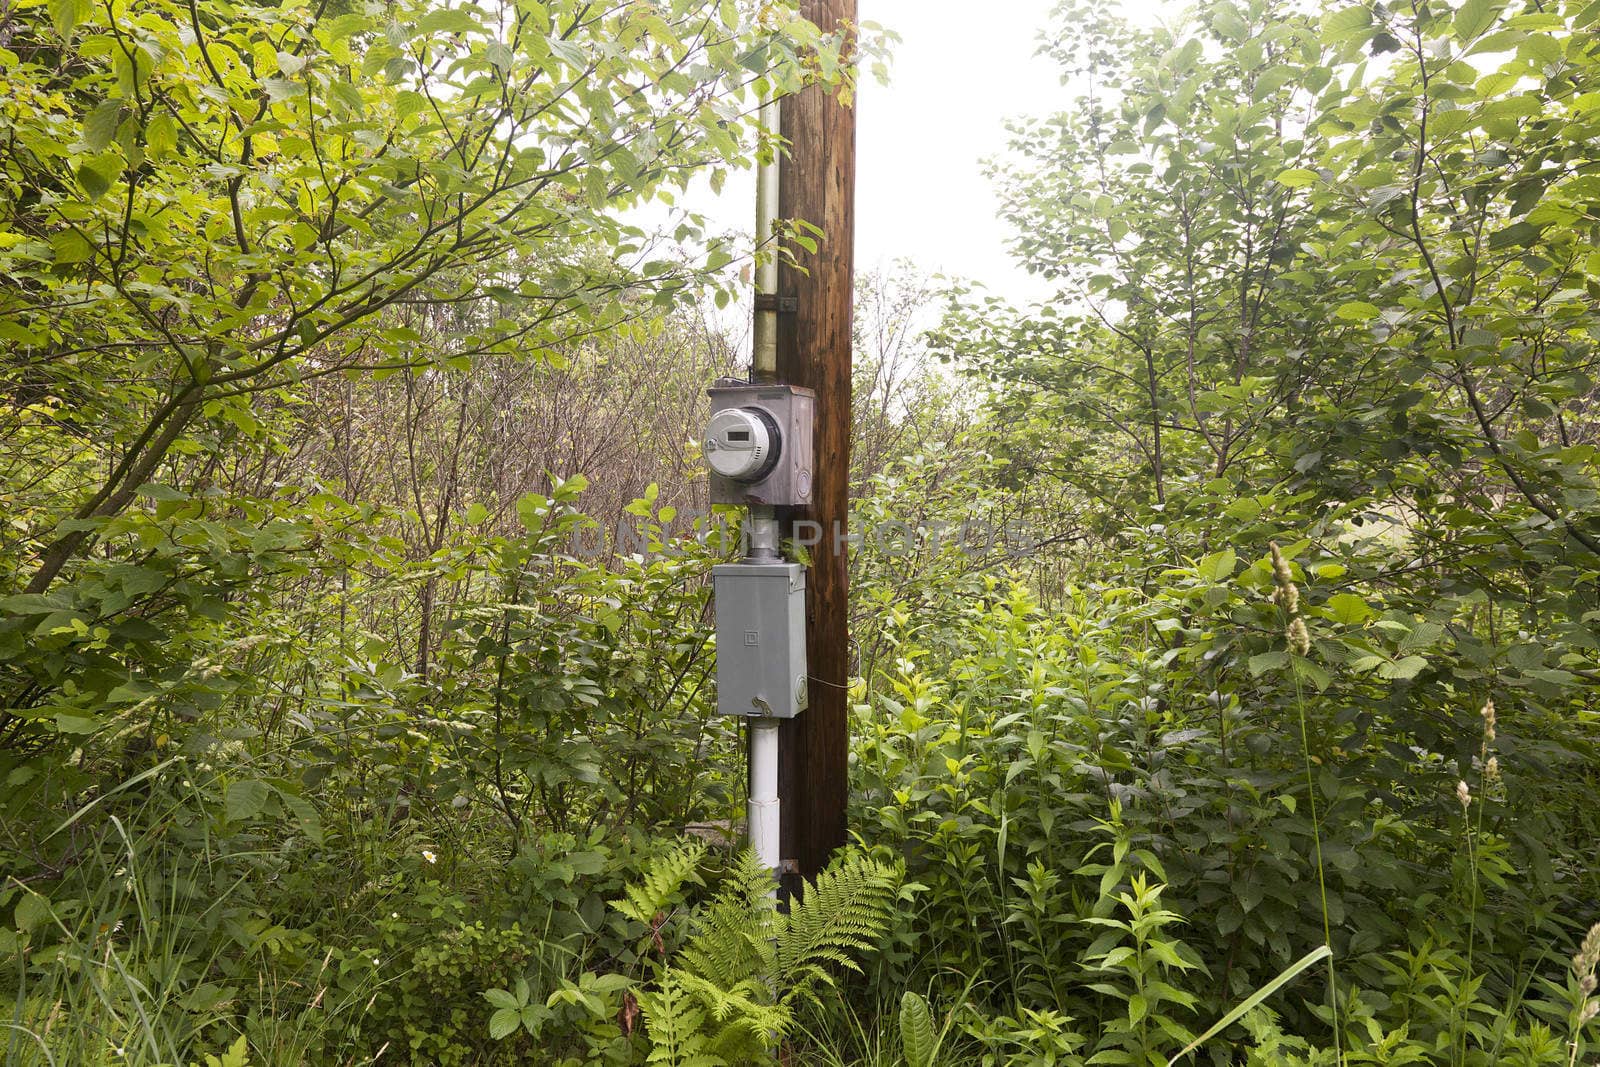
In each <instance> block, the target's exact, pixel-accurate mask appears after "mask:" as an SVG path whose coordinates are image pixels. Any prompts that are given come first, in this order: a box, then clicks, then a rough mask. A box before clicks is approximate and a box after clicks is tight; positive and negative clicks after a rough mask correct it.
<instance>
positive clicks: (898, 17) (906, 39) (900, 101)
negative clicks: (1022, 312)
mask: <svg viewBox="0 0 1600 1067" xmlns="http://www.w3.org/2000/svg"><path fill="white" fill-rule="evenodd" d="M1052 6H1053V0H990V2H989V3H988V4H983V5H973V4H971V3H969V2H960V0H860V15H861V18H862V20H863V21H871V22H877V23H879V24H881V25H883V26H884V27H886V28H888V29H891V30H894V31H895V32H896V33H898V34H900V36H901V38H902V40H901V42H900V43H899V44H898V45H897V46H895V49H894V56H893V64H892V67H891V80H890V82H889V84H888V85H887V86H880V85H879V84H878V83H877V82H876V81H875V80H873V79H871V78H869V77H864V78H863V79H862V83H861V89H860V93H859V98H858V101H857V112H856V216H857V218H856V263H857V266H858V269H861V270H871V269H873V268H874V267H877V266H885V267H887V266H888V265H889V264H890V263H892V262H893V261H894V260H896V259H900V258H904V259H908V260H910V261H911V262H912V263H913V265H914V266H915V267H916V268H917V269H918V270H920V271H922V272H924V273H929V274H932V273H936V272H938V273H947V274H956V275H960V276H962V277H967V278H972V279H974V280H977V281H981V282H984V283H985V284H987V285H988V286H989V287H990V288H991V289H992V290H994V291H995V292H996V293H997V294H1000V295H1007V296H1010V297H1011V298H1013V299H1014V300H1018V301H1019V302H1020V301H1022V300H1026V299H1028V298H1036V297H1041V296H1043V295H1045V294H1046V293H1047V292H1048V287H1047V286H1046V285H1045V284H1044V283H1043V282H1041V281H1040V280H1038V279H1035V278H1032V277H1030V276H1029V275H1028V274H1026V273H1025V272H1024V271H1022V270H1021V268H1019V267H1017V266H1016V265H1015V264H1014V263H1013V262H1012V261H1011V259H1010V257H1009V256H1008V255H1007V254H1006V251H1005V247H1004V241H1005V239H1006V237H1007V236H1008V233H1007V229H1006V226H1005V224H1004V223H1002V222H1001V221H1000V220H999V219H997V218H996V217H995V208H996V201H995V196H994V190H993V188H992V186H991V184H990V182H989V180H988V179H987V178H986V177H984V174H983V161H984V160H985V159H986V158H988V157H990V156H994V155H998V154H1001V152H1002V151H1003V150H1004V148H1005V146H1006V132H1005V122H1006V120H1007V119H1009V118H1014V117H1019V116H1022V115H1030V114H1031V115H1043V114H1048V113H1050V112H1052V111H1057V110H1060V109H1061V108H1062V107H1064V106H1065V105H1066V104H1067V103H1068V102H1069V99H1070V92H1069V90H1068V89H1067V88H1065V87H1063V86H1062V85H1061V83H1060V81H1059V76H1058V74H1057V72H1056V71H1055V70H1054V69H1053V67H1052V65H1051V64H1050V62H1049V61H1048V60H1046V59H1041V58H1037V57H1035V56H1034V54H1033V53H1034V49H1035V48H1037V47H1038V42H1037V35H1038V32H1039V30H1040V28H1041V27H1043V26H1044V25H1045V23H1046V22H1047V21H1048V17H1049V14H1050V9H1051V7H1052Z"/></svg>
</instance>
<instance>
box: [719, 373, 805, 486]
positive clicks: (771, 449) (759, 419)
mask: <svg viewBox="0 0 1600 1067" xmlns="http://www.w3.org/2000/svg"><path fill="white" fill-rule="evenodd" d="M815 412H816V394H815V393H813V392H812V391H811V390H810V389H802V388H800V387H799V386H796V385H752V384H750V383H749V382H741V381H737V380H735V379H732V378H719V379H718V380H717V382H716V384H715V385H713V386H712V387H711V421H710V422H709V423H708V426H707V431H706V437H705V442H704V444H705V456H706V465H707V466H708V467H710V469H711V503H713V504H745V505H751V504H755V505H762V506H769V507H795V506H799V505H805V504H809V503H811V480H812V470H813V465H812V464H813V459H812V452H813V448H812V437H813V433H814V430H813V425H812V423H813V420H814V418H815Z"/></svg>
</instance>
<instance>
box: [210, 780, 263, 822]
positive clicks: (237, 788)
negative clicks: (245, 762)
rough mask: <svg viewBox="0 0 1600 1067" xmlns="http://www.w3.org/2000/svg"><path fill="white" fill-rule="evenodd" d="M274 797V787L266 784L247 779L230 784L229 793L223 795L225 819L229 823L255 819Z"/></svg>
mask: <svg viewBox="0 0 1600 1067" xmlns="http://www.w3.org/2000/svg"><path fill="white" fill-rule="evenodd" d="M271 796H272V787H271V786H269V785H267V783H266V782H260V781H256V780H255V779H253V778H247V779H245V780H243V781H239V782H230V783H228V789H227V792H226V793H225V794H224V795H223V800H222V811H223V817H224V818H226V819H227V820H228V821H229V822H245V821H246V820H249V819H253V818H255V817H256V816H257V815H260V814H261V812H262V811H263V810H264V809H265V808H266V806H267V800H268V799H269V798H270V797H271Z"/></svg>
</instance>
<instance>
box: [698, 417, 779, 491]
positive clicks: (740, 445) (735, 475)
mask: <svg viewBox="0 0 1600 1067" xmlns="http://www.w3.org/2000/svg"><path fill="white" fill-rule="evenodd" d="M782 449H783V442H782V439H781V438H780V437H779V436H778V424H777V423H776V422H774V421H773V419H772V416H771V415H769V414H767V413H766V412H765V411H762V410H761V409H760V408H727V409H725V410H723V411H719V412H717V413H716V414H715V415H713V416H711V423H710V425H708V426H707V427H706V463H707V464H708V465H709V466H710V467H711V469H712V471H714V472H715V473H717V474H720V475H721V476H722V477H724V478H730V479H732V480H733V481H736V482H759V481H760V480H761V479H763V478H765V477H766V476H767V475H769V474H771V473H772V469H773V468H774V467H776V466H777V465H778V454H779V452H781V451H782Z"/></svg>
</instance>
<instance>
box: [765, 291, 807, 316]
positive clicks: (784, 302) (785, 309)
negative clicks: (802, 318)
mask: <svg viewBox="0 0 1600 1067" xmlns="http://www.w3.org/2000/svg"><path fill="white" fill-rule="evenodd" d="M756 310H757V311H776V312H779V313H780V314H793V313H795V312H797V311H799V310H800V298H799V297H797V296H778V295H777V294H776V293H757V294H756Z"/></svg>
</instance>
